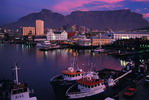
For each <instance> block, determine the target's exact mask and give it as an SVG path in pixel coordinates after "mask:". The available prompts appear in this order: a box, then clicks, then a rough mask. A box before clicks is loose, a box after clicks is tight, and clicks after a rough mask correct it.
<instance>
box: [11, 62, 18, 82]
mask: <svg viewBox="0 0 149 100" xmlns="http://www.w3.org/2000/svg"><path fill="white" fill-rule="evenodd" d="M18 69H20V68H18V66H17V63H16V64H15V68H14V69H12V70H15V78H16V79H15V80H14V82H15V83H16V84H19V77H18Z"/></svg>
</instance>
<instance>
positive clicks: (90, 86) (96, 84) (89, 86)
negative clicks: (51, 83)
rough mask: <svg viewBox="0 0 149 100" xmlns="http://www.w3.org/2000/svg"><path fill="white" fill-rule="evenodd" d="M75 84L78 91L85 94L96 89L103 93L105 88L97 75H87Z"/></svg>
mask: <svg viewBox="0 0 149 100" xmlns="http://www.w3.org/2000/svg"><path fill="white" fill-rule="evenodd" d="M77 83H78V89H80V91H81V92H87V91H92V90H97V89H101V91H104V88H105V85H104V81H103V80H100V79H99V77H98V75H97V74H93V75H89V74H87V75H86V76H85V77H83V78H82V79H80V80H78V81H77Z"/></svg>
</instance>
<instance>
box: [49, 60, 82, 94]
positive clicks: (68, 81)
mask: <svg viewBox="0 0 149 100" xmlns="http://www.w3.org/2000/svg"><path fill="white" fill-rule="evenodd" d="M74 66H75V61H74V60H73V64H72V66H71V67H68V68H67V69H66V70H64V71H62V74H61V75H58V76H54V77H53V78H51V84H52V87H53V89H54V92H55V94H56V95H61V96H64V95H65V92H66V90H67V89H68V88H69V87H70V86H71V85H73V84H75V83H76V80H79V79H81V78H82V77H83V74H84V72H83V70H82V69H81V68H76V69H75V68H74ZM60 91H61V93H60Z"/></svg>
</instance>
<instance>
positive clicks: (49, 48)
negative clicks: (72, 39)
mask: <svg viewBox="0 0 149 100" xmlns="http://www.w3.org/2000/svg"><path fill="white" fill-rule="evenodd" d="M64 48H67V46H54V47H42V48H39V50H40V51H49V50H56V49H64Z"/></svg>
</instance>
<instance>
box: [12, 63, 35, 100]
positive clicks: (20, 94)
mask: <svg viewBox="0 0 149 100" xmlns="http://www.w3.org/2000/svg"><path fill="white" fill-rule="evenodd" d="M18 69H19V68H18V67H17V65H16V66H15V68H14V70H15V75H16V80H15V81H14V84H13V86H12V89H11V94H10V96H11V100H37V98H36V97H30V95H29V93H30V91H29V88H28V86H27V84H26V83H20V82H18Z"/></svg>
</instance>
